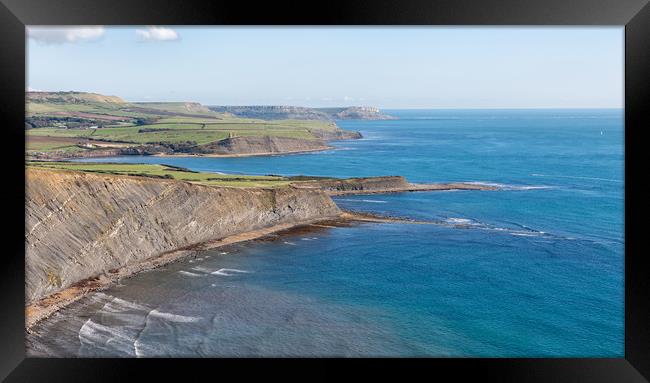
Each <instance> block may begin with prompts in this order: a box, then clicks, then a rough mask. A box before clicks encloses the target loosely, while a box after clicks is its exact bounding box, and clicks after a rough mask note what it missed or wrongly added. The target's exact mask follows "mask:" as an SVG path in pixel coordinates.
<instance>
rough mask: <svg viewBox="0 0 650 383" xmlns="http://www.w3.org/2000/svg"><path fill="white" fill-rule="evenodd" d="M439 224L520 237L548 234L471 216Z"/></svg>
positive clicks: (453, 218) (455, 218)
mask: <svg viewBox="0 0 650 383" xmlns="http://www.w3.org/2000/svg"><path fill="white" fill-rule="evenodd" d="M439 224H441V225H443V226H450V227H454V228H462V229H466V228H473V229H477V230H486V231H496V232H502V233H507V234H510V235H514V236H520V237H539V236H543V235H546V234H547V233H546V232H543V231H539V230H535V229H532V228H529V227H527V226H525V225H520V224H515V225H516V226H518V229H516V228H512V227H500V226H495V225H491V224H487V223H483V222H480V221H477V220H473V219H470V218H458V217H448V218H445V219H443V220H442V221H440V222H439Z"/></svg>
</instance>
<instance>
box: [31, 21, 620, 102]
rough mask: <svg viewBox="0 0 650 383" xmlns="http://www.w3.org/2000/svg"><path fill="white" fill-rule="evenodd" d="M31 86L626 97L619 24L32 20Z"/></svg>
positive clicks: (269, 97) (216, 94) (237, 94)
mask: <svg viewBox="0 0 650 383" xmlns="http://www.w3.org/2000/svg"><path fill="white" fill-rule="evenodd" d="M28 35H29V38H28V40H27V52H28V53H27V62H28V64H27V66H28V68H27V87H28V88H29V89H34V90H47V91H55V90H77V91H88V92H96V93H102V94H107V95H116V96H120V97H122V98H124V99H126V100H128V101H197V102H201V103H203V104H207V105H246V104H269V105H302V106H344V105H372V106H378V107H381V108H555V107H563V108H572V107H575V108H594V107H595V108H599V107H615V108H619V107H622V105H623V84H624V82H623V73H624V72H623V59H624V58H623V36H624V35H623V28H622V27H598V28H597V27H588V28H584V27H581V28H578V27H574V28H567V27H562V28H557V27H543V28H533V27H526V28H519V27H517V28H513V27H491V28H478V27H472V28H468V27H409V28H405V27H383V28H370V27H352V28H339V27H323V28H307V27H292V28H280V27H268V28H249V27H214V28H210V27H208V28H206V27H200V28H197V27H146V26H143V27H97V26H90V27H77V28H65V29H62V28H56V27H49V28H43V27H29V28H28Z"/></svg>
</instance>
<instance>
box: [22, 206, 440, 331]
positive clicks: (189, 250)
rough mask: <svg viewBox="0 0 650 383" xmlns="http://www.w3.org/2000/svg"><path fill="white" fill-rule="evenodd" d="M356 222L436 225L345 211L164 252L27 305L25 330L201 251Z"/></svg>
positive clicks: (80, 282)
mask: <svg viewBox="0 0 650 383" xmlns="http://www.w3.org/2000/svg"><path fill="white" fill-rule="evenodd" d="M354 222H366V223H406V224H435V223H433V222H426V221H416V220H407V219H403V218H395V217H382V216H377V215H373V214H368V213H358V212H350V211H343V212H342V213H341V214H340V215H339V216H334V217H322V218H318V219H314V220H308V221H302V222H296V223H284V224H278V225H274V226H270V227H266V228H262V229H257V230H251V231H247V232H243V233H238V234H233V235H229V236H226V237H223V238H219V239H214V240H209V241H204V242H200V243H196V244H192V245H189V246H185V247H182V248H178V249H175V250H171V251H167V252H164V253H162V254H160V255H157V256H154V257H152V258H149V259H146V260H144V261H142V262H140V263H137V264H135V265H130V266H124V267H121V268H118V269H112V270H109V271H108V272H107V273H105V274H101V275H97V276H95V277H92V278H87V279H85V280H82V281H79V282H77V283H75V284H73V285H71V286H69V287H67V288H65V289H63V290H61V291H58V292H56V293H54V294H50V295H48V296H46V297H43V298H41V299H39V300H38V301H36V302H34V303H32V304H30V305H27V306H26V307H25V330H26V331H27V332H30V331H31V329H32V328H33V327H34V326H35V325H36V324H38V323H39V322H41V321H42V320H45V319H47V318H48V317H50V316H51V315H53V314H55V313H56V312H57V311H59V310H61V309H63V308H65V307H66V306H68V305H70V304H72V303H74V302H76V301H78V300H79V299H81V298H83V297H85V296H86V295H88V294H90V293H92V292H95V291H102V290H105V289H107V288H109V287H111V286H113V285H114V284H116V283H118V282H119V281H120V280H121V279H126V278H130V277H133V276H135V275H137V274H139V273H141V272H144V271H148V270H153V269H155V268H158V267H161V266H164V265H167V264H170V263H173V262H177V261H181V260H183V259H186V258H189V257H192V256H197V255H198V254H199V252H201V251H206V250H212V249H217V248H220V247H222V246H226V245H231V244H235V243H240V242H246V241H252V240H256V239H261V238H263V237H265V236H268V235H270V234H277V233H281V232H289V231H291V230H300V228H309V227H313V228H334V227H340V226H341V225H346V224H350V223H354Z"/></svg>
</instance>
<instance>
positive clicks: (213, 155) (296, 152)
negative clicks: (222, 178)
mask: <svg viewBox="0 0 650 383" xmlns="http://www.w3.org/2000/svg"><path fill="white" fill-rule="evenodd" d="M332 149H336V148H335V147H334V146H324V147H322V148H317V149H304V150H289V151H285V152H258V153H240V154H204V153H176V154H165V153H159V154H151V156H152V157H190V158H191V157H213V158H233V157H262V156H283V155H287V154H300V153H310V152H322V151H325V150H332Z"/></svg>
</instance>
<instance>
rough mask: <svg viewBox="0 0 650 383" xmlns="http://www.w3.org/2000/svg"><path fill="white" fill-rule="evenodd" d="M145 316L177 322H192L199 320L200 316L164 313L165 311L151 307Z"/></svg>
mask: <svg viewBox="0 0 650 383" xmlns="http://www.w3.org/2000/svg"><path fill="white" fill-rule="evenodd" d="M147 317H154V318H160V319H164V320H166V321H168V322H178V323H194V322H198V321H200V320H201V318H197V317H190V316H185V315H178V314H172V313H166V312H162V311H158V310H157V309H153V310H151V311H149V313H148V314H147Z"/></svg>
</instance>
